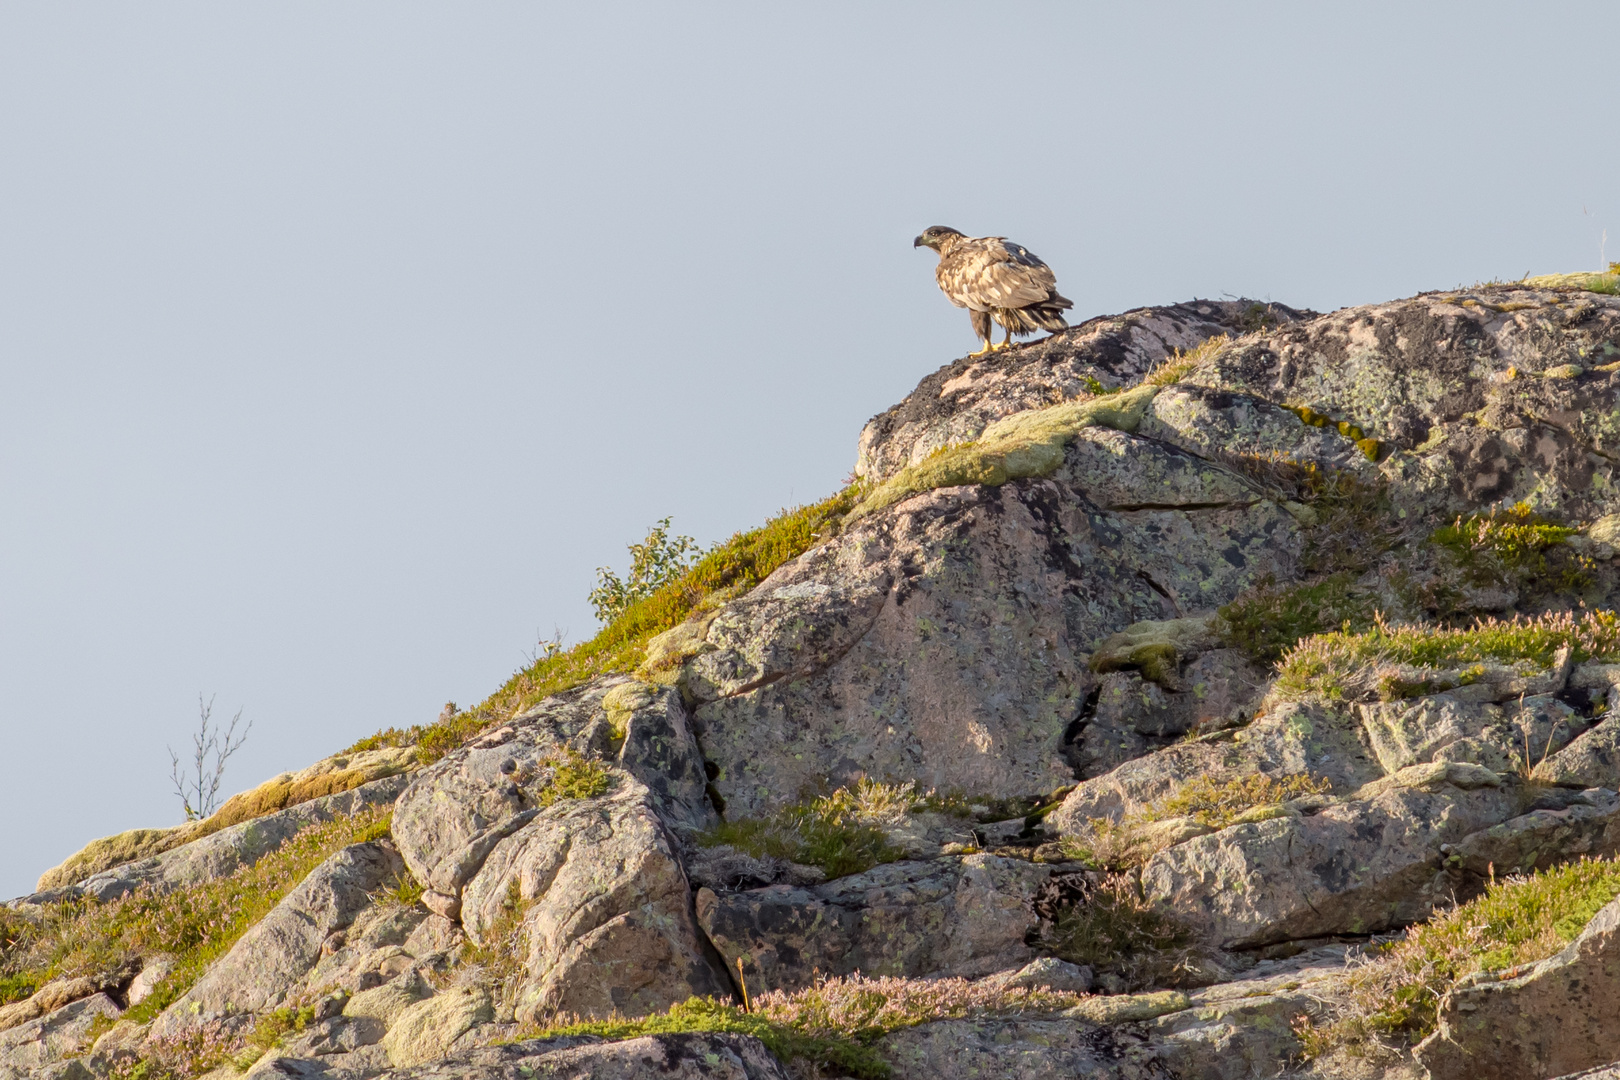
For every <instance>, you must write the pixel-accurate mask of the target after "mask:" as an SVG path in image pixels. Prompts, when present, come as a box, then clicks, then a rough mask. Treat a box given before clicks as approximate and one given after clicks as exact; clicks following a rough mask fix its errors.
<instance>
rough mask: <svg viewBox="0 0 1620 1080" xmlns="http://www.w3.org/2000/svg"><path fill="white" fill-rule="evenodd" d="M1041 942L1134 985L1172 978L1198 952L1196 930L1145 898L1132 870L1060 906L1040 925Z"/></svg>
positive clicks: (1055, 952) (1066, 957) (1064, 956)
mask: <svg viewBox="0 0 1620 1080" xmlns="http://www.w3.org/2000/svg"><path fill="white" fill-rule="evenodd" d="M1040 946H1041V948H1043V949H1044V950H1046V951H1049V952H1050V953H1052V954H1053V955H1054V956H1057V957H1058V958H1059V959H1062V960H1067V961H1069V962H1070V963H1072V964H1089V965H1090V966H1091V967H1093V968H1094V969H1096V970H1098V971H1109V972H1114V973H1115V974H1118V975H1119V976H1121V977H1122V978H1124V979H1125V981H1126V982H1127V983H1128V984H1130V985H1132V986H1148V985H1163V984H1165V983H1167V982H1173V981H1174V980H1175V978H1176V976H1177V975H1178V974H1180V973H1182V972H1184V971H1186V970H1187V968H1188V967H1189V966H1190V962H1191V960H1192V959H1193V957H1194V955H1195V952H1196V950H1195V942H1194V938H1193V933H1192V931H1191V930H1190V929H1189V928H1188V927H1187V926H1186V924H1184V923H1183V922H1181V921H1180V920H1179V919H1177V918H1176V917H1175V916H1174V915H1171V914H1170V913H1169V912H1166V911H1162V910H1160V909H1159V908H1157V907H1156V906H1154V905H1153V904H1151V903H1149V902H1148V901H1147V900H1146V899H1144V898H1143V896H1142V893H1141V889H1140V887H1139V885H1138V884H1137V881H1136V879H1135V877H1134V876H1133V875H1130V874H1110V875H1108V876H1107V877H1105V878H1103V879H1102V880H1101V881H1100V882H1098V883H1096V884H1095V885H1090V886H1089V887H1087V888H1086V889H1084V891H1083V894H1082V895H1080V896H1079V897H1076V898H1074V899H1072V900H1071V901H1070V902H1069V903H1067V904H1065V905H1064V906H1062V907H1060V908H1059V909H1058V910H1057V911H1056V912H1055V916H1054V918H1053V919H1052V920H1051V922H1050V923H1048V924H1047V925H1045V926H1043V927H1042V931H1041V934H1040Z"/></svg>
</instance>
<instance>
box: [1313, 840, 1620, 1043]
mask: <svg viewBox="0 0 1620 1080" xmlns="http://www.w3.org/2000/svg"><path fill="white" fill-rule="evenodd" d="M1616 896H1620V864H1617V863H1616V862H1615V861H1614V860H1611V859H1584V858H1583V859H1581V860H1580V861H1579V862H1574V863H1568V864H1566V865H1564V866H1560V867H1556V868H1554V869H1551V870H1546V871H1543V872H1541V873H1538V874H1534V875H1532V876H1530V877H1526V878H1512V879H1508V880H1505V881H1495V880H1492V882H1491V883H1490V884H1489V886H1488V887H1487V888H1486V890H1485V894H1484V895H1483V896H1480V897H1478V898H1477V899H1474V900H1471V901H1469V902H1468V903H1466V904H1462V905H1460V906H1459V907H1457V908H1455V909H1453V910H1451V911H1449V912H1446V913H1444V914H1442V915H1439V916H1437V917H1435V918H1434V919H1433V920H1431V921H1430V922H1428V923H1427V924H1424V925H1421V926H1416V927H1413V928H1412V929H1411V930H1409V931H1408V932H1407V935H1406V937H1405V939H1403V940H1402V941H1399V942H1397V943H1395V944H1394V945H1392V946H1391V947H1390V948H1388V949H1387V950H1386V951H1385V952H1384V954H1383V955H1382V956H1380V957H1379V958H1378V959H1376V960H1375V961H1373V962H1372V963H1370V964H1367V965H1364V966H1362V967H1360V968H1357V969H1355V970H1354V971H1353V972H1352V974H1351V978H1350V994H1349V996H1348V999H1347V1001H1346V1002H1345V1003H1344V1004H1343V1005H1342V1006H1341V1010H1340V1015H1339V1016H1337V1017H1336V1018H1335V1019H1334V1021H1333V1023H1332V1024H1330V1025H1329V1026H1328V1027H1327V1030H1326V1031H1325V1032H1321V1033H1319V1034H1318V1040H1319V1041H1320V1042H1321V1043H1322V1044H1323V1045H1324V1046H1327V1047H1331V1046H1333V1045H1338V1044H1346V1043H1348V1044H1354V1043H1357V1042H1360V1041H1365V1040H1367V1039H1369V1038H1373V1037H1387V1036H1390V1035H1395V1036H1398V1037H1401V1038H1403V1039H1406V1040H1410V1041H1411V1042H1416V1041H1418V1040H1420V1039H1422V1038H1424V1037H1426V1036H1427V1035H1429V1034H1430V1033H1431V1032H1433V1031H1434V1028H1435V1024H1436V1022H1437V1019H1438V1013H1437V1005H1438V1003H1439V1001H1440V999H1441V998H1442V997H1443V996H1444V995H1445V993H1446V992H1447V991H1448V990H1450V989H1451V988H1452V987H1453V986H1455V985H1456V984H1457V982H1458V981H1459V980H1460V979H1463V978H1465V977H1467V976H1469V975H1472V974H1474V973H1475V972H1482V971H1484V972H1492V971H1505V970H1508V969H1510V968H1516V967H1519V966H1521V965H1525V964H1532V963H1535V962H1536V961H1539V960H1544V959H1546V958H1547V957H1549V956H1552V955H1553V954H1554V953H1556V952H1558V951H1559V950H1560V949H1562V948H1563V947H1564V946H1565V945H1567V944H1569V943H1570V942H1571V941H1573V940H1575V938H1576V937H1578V936H1579V935H1580V933H1581V931H1582V929H1584V928H1585V926H1586V924H1587V923H1588V922H1589V921H1590V920H1591V918H1592V916H1594V915H1596V914H1597V913H1598V911H1599V910H1601V909H1602V908H1603V907H1605V906H1606V905H1607V904H1608V903H1609V902H1610V901H1611V900H1613V899H1614V898H1615V897H1616Z"/></svg>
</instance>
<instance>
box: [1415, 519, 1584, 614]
mask: <svg viewBox="0 0 1620 1080" xmlns="http://www.w3.org/2000/svg"><path fill="white" fill-rule="evenodd" d="M1579 532H1580V530H1579V529H1575V528H1571V527H1570V526H1567V525H1558V524H1554V523H1553V522H1551V521H1548V520H1547V519H1546V518H1544V517H1542V516H1541V515H1539V514H1537V513H1535V511H1533V510H1531V509H1530V507H1529V506H1528V505H1527V504H1525V503H1522V502H1521V503H1518V504H1516V505H1514V506H1512V507H1509V508H1508V509H1506V510H1498V509H1494V508H1493V509H1492V510H1491V511H1489V512H1488V513H1484V514H1471V515H1469V516H1468V517H1459V518H1457V520H1456V521H1454V522H1453V523H1452V524H1450V525H1446V526H1444V527H1442V528H1439V529H1436V530H1435V531H1434V533H1433V534H1432V535H1431V536H1430V537H1429V539H1430V541H1431V542H1432V543H1434V544H1436V545H1438V546H1439V547H1441V548H1443V549H1444V550H1445V551H1446V552H1448V553H1449V554H1450V555H1451V557H1452V559H1453V560H1455V562H1456V563H1457V566H1458V568H1459V569H1460V570H1461V571H1462V573H1463V576H1464V578H1465V579H1466V580H1468V581H1469V582H1470V583H1472V584H1474V585H1499V586H1517V587H1520V588H1529V589H1532V590H1534V591H1554V592H1570V591H1578V590H1580V589H1584V588H1586V587H1587V586H1588V585H1590V584H1591V582H1592V571H1593V569H1594V568H1595V564H1594V563H1593V562H1592V560H1591V559H1589V558H1586V557H1584V556H1582V555H1580V554H1579V553H1578V552H1576V551H1574V550H1572V549H1571V548H1570V547H1569V546H1568V545H1567V544H1566V543H1565V541H1567V540H1568V539H1569V538H1570V537H1571V536H1575V535H1576V534H1578V533H1579Z"/></svg>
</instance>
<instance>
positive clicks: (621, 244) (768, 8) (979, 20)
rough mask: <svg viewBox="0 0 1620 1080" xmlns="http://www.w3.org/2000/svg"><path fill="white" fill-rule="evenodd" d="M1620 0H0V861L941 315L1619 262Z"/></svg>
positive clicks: (780, 472) (1356, 299)
mask: <svg viewBox="0 0 1620 1080" xmlns="http://www.w3.org/2000/svg"><path fill="white" fill-rule="evenodd" d="M1617 43H1620V5H1616V4H1614V3H1613V2H1612V0H1607V2H1602V3H1584V4H1577V3H1571V4H1557V3H1549V4H1543V5H1536V6H1525V5H1523V4H1489V3H1467V4H1461V3H1458V4H1438V3H1436V4H1423V3H1416V4H1414V3H1399V4H1395V3H1391V4H1365V3H1364V4H1339V5H1326V4H1311V5H1305V4H1297V3H1288V4H1242V3H1234V4H1224V5H1214V4H1196V5H1195V4H1172V3H1160V4H1134V5H1120V4H1004V5H985V4H971V5H970V4H950V3H937V2H935V3H919V4H870V3H863V4H850V5H836V4H815V5H792V6H790V5H766V4H736V5H716V4H682V5H676V4H664V3H659V4H653V3H647V4H612V3H595V4H570V5H548V4H535V3H525V4H501V3H482V4H476V5H474V4H436V5H428V4H417V3H401V2H398V0H390V2H387V3H381V2H377V3H333V2H330V0H323V2H321V3H293V2H288V0H276V2H275V3H248V2H241V0H238V2H233V3H230V4H218V3H200V2H199V3H191V4H178V3H143V4H139V5H136V4H113V3H104V4H87V3H72V2H64V0H51V2H48V3H47V2H34V3H28V4H18V3H0V147H3V150H0V375H3V381H0V688H3V690H4V695H3V701H4V704H3V705H0V710H3V712H0V734H3V740H0V748H3V749H0V821H4V822H5V823H6V824H5V827H4V828H3V829H0V896H10V895H16V894H18V893H22V892H25V891H27V890H28V889H29V888H30V887H31V886H32V883H33V881H34V878H35V877H36V876H37V875H38V874H39V873H40V871H42V870H44V869H45V868H47V867H49V866H51V865H53V864H55V863H56V862H58V861H59V860H60V859H61V858H63V857H64V856H66V855H67V854H69V853H70V852H71V851H73V850H74V849H76V848H77V847H78V846H79V845H81V844H82V843H83V842H85V841H86V840H89V839H91V838H92V837H95V836H99V835H104V834H107V833H111V832H115V831H119V830H122V829H126V828H132V827H135V826H151V825H163V824H172V823H174V822H176V821H177V820H178V803H177V802H176V800H175V799H174V797H173V796H172V795H171V794H170V792H169V790H168V782H167V772H168V754H167V752H166V751H165V749H164V746H165V743H171V744H173V745H174V746H175V747H176V748H177V749H178V748H181V747H182V745H183V743H184V740H185V739H186V738H187V735H188V732H189V731H190V729H191V726H192V724H193V722H194V719H195V699H196V695H197V692H198V691H199V690H200V691H202V692H204V693H217V694H218V708H219V711H220V712H222V713H224V714H226V715H228V714H229V713H230V712H233V711H235V709H236V708H237V707H238V706H241V707H244V708H245V710H246V717H247V718H251V719H253V720H254V721H255V726H254V729H253V734H252V736H251V738H250V739H249V741H248V743H247V745H246V747H245V748H244V749H243V750H242V752H241V753H240V754H239V755H238V757H237V759H236V760H235V761H234V762H233V764H232V767H231V769H230V771H229V773H228V775H227V786H228V787H229V788H230V789H231V790H235V789H237V788H240V787H244V786H247V785H250V784H252V783H256V782H258V781H259V780H262V779H264V778H266V777H267V776H269V775H272V774H273V773H275V772H278V771H281V770H284V769H292V768H298V767H301V766H303V765H306V764H308V763H310V762H312V761H314V760H315V759H317V758H319V757H321V756H323V755H325V754H327V753H330V752H333V751H335V750H337V749H340V748H341V747H342V746H344V745H346V744H348V743H349V742H351V741H353V740H354V739H355V738H357V737H359V736H361V735H364V734H367V733H369V732H371V731H374V730H375V729H377V728H378V727H380V726H384V725H389V724H397V725H404V724H409V723H413V722H421V721H425V720H430V719H432V718H433V717H434V716H435V715H437V713H438V711H439V708H440V706H441V705H442V704H443V702H445V701H446V700H450V699H453V700H455V701H458V702H461V703H463V704H468V703H471V702H475V701H477V700H479V699H481V698H482V697H483V696H484V695H485V694H487V693H488V692H489V691H490V690H491V689H492V688H494V687H495V686H496V685H498V684H499V683H500V682H501V681H502V680H503V679H504V678H505V677H506V676H507V675H509V674H510V673H511V672H512V670H513V669H514V668H516V667H517V666H518V665H519V664H520V663H521V662H522V660H523V655H524V653H525V651H526V650H528V649H530V648H531V647H532V646H533V644H534V642H535V639H536V634H537V631H539V632H545V633H549V632H550V630H551V629H552V627H553V626H554V625H555V626H560V627H562V628H564V629H566V630H567V631H568V632H569V635H570V638H571V639H574V640H577V639H579V638H581V637H584V636H588V635H589V634H590V633H591V632H592V630H593V629H594V623H593V620H592V618H591V613H590V607H589V605H588V604H587V602H586V599H585V597H586V593H587V592H588V590H589V589H590V587H591V584H592V580H593V575H592V571H593V568H594V567H596V566H598V565H600V564H602V563H604V562H610V561H611V562H613V563H614V564H616V565H617V564H622V563H623V562H624V560H625V556H624V544H625V543H627V542H628V541H630V540H634V539H637V538H639V537H640V536H641V535H642V534H643V533H644V532H645V529H646V527H647V525H648V524H650V523H651V522H652V521H654V520H655V519H657V518H659V517H662V516H664V515H666V514H668V515H673V516H674V519H675V522H674V524H675V527H676V529H677V530H679V531H681V532H686V533H690V534H692V535H694V536H696V537H697V538H698V539H700V540H702V541H704V542H708V541H710V540H713V539H716V538H719V537H722V536H725V535H728V534H729V533H731V532H732V531H734V530H736V529H739V528H743V527H746V526H749V525H753V524H756V523H758V522H759V521H761V520H763V519H764V518H765V517H766V516H768V515H769V514H770V513H771V512H773V511H774V510H776V509H777V508H779V507H781V506H783V505H785V504H789V503H794V502H803V501H806V500H809V499H813V498H818V497H820V496H823V495H826V494H828V493H830V492H832V491H833V490H835V489H836V488H837V487H838V486H839V484H840V481H841V480H842V478H843V477H844V476H845V475H846V474H847V473H848V472H849V469H850V466H851V465H852V463H853V461H854V453H855V439H856V436H857V434H858V433H859V431H860V428H861V425H862V424H863V423H864V422H865V420H866V419H867V418H868V417H869V416H871V415H872V414H874V413H876V412H878V411H880V410H882V409H884V408H886V407H887V406H888V405H890V404H892V403H893V402H895V401H897V400H899V398H900V397H902V396H903V395H904V394H905V393H906V392H907V391H908V390H909V389H910V388H911V387H912V386H913V385H914V384H915V383H916V381H917V380H918V379H919V378H921V377H922V376H923V375H924V374H926V373H927V372H929V371H931V370H933V369H934V368H935V367H937V366H939V365H940V364H942V363H945V362H947V361H948V360H950V359H951V358H952V357H954V356H957V355H960V354H961V353H962V352H964V351H966V350H967V349H969V348H971V347H972V346H973V338H972V335H971V333H970V331H969V328H968V320H967V317H966V315H965V314H964V313H962V312H960V311H958V310H956V309H955V308H952V307H951V306H950V305H949V304H948V303H947V302H946V301H945V300H944V298H943V297H941V296H940V295H939V294H938V292H937V290H936V289H935V287H934V284H933V279H932V271H933V259H932V257H931V256H930V255H928V254H927V253H925V252H918V251H913V250H912V247H911V238H912V236H914V235H915V234H916V233H917V232H919V231H920V230H921V229H922V228H924V227H925V226H927V225H932V224H949V225H953V226H955V227H957V228H960V229H963V230H964V231H967V232H970V233H997V234H1005V235H1009V236H1011V237H1013V238H1015V239H1016V240H1018V241H1020V242H1022V243H1024V244H1026V245H1028V246H1029V247H1030V248H1031V249H1032V250H1034V251H1035V252H1037V253H1039V254H1040V255H1041V256H1042V257H1043V258H1045V259H1046V261H1047V262H1048V263H1050V264H1051V265H1052V267H1053V268H1054V269H1055V270H1056V272H1057V277H1058V282H1059V284H1060V287H1061V288H1062V290H1063V292H1064V293H1065V294H1066V295H1068V296H1070V297H1072V298H1073V299H1074V300H1075V311H1074V312H1073V315H1074V317H1075V319H1076V320H1078V319H1082V318H1086V317H1089V316H1091V315H1096V314H1101V313H1107V312H1113V311H1119V310H1123V309H1125V308H1129V307H1133V306H1139V305H1143V304H1154V303H1161V302H1169V301H1175V300H1182V299H1187V298H1190V297H1194V296H1207V297H1214V296H1221V295H1226V294H1241V295H1246V296H1253V297H1260V298H1269V299H1274V300H1279V301H1283V302H1285V303H1289V304H1296V305H1307V306H1313V307H1317V308H1321V309H1330V308H1335V307H1339V306H1343V305H1348V304H1358V303H1365V302H1369V301H1375V300H1382V299H1389V298H1393V297H1398V296H1403V295H1408V294H1411V293H1413V292H1416V291H1419V290H1422V289H1431V288H1443V287H1449V286H1453V285H1457V284H1459V283H1468V282H1473V281H1477V280H1482V279H1489V278H1494V277H1517V276H1519V275H1520V274H1522V273H1524V272H1525V271H1531V272H1549V271H1562V270H1572V269H1585V268H1596V267H1597V266H1598V262H1599V245H1600V236H1601V233H1602V230H1603V229H1604V228H1607V229H1608V231H1609V233H1610V236H1611V239H1610V241H1609V248H1608V250H1609V257H1610V258H1620V108H1617V107H1616V97H1617V94H1620V90H1617V86H1620V83H1617V82H1616V71H1617V70H1620V64H1617V62H1616V61H1617V59H1620V57H1617V55H1616V53H1617Z"/></svg>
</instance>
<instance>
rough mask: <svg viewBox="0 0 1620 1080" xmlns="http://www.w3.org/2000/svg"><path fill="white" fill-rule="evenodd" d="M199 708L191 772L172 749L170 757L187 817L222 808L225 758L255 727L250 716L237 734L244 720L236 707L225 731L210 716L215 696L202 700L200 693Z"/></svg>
mask: <svg viewBox="0 0 1620 1080" xmlns="http://www.w3.org/2000/svg"><path fill="white" fill-rule="evenodd" d="M197 708H198V710H199V711H200V712H201V713H202V720H201V722H200V723H199V725H198V727H197V734H195V735H193V736H192V737H191V741H192V750H193V751H194V752H193V754H192V767H193V768H192V772H190V773H187V772H186V771H184V770H182V769H181V768H180V755H179V754H176V753H175V752H174V749H173V748H172V747H171V748H170V749H169V761H170V764H171V765H172V769H171V771H170V779H172V780H173V781H174V793H175V795H176V796H177V797H178V798H179V799H180V805H181V807H182V808H184V810H185V814H186V820H187V821H201V820H202V819H203V818H205V817H207V816H208V815H209V814H212V813H213V812H214V811H215V810H217V809H219V785H220V781H221V780H223V779H224V776H225V762H226V761H228V760H229V759H230V756H231V755H232V754H234V753H236V751H237V750H239V749H241V747H242V744H243V743H244V742H246V741H247V737H248V732H249V731H251V730H253V721H251V720H249V721H248V725H247V727H245V728H243V729H242V734H241V736H240V737H237V735H236V725H237V724H238V723H240V722H241V720H242V710H241V709H238V710H236V715H235V716H233V717H231V724H230V726H229V727H227V728H226V729H225V730H224V731H220V730H219V728H218V727H217V726H216V725H215V724H214V722H213V720H212V719H211V717H212V715H213V712H214V699H213V698H209V699H208V703H207V704H206V705H205V704H203V699H202V695H201V694H198V695H197ZM210 754H212V755H213V758H214V760H213V764H212V765H210V764H209V763H208V756H209V755H210Z"/></svg>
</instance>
